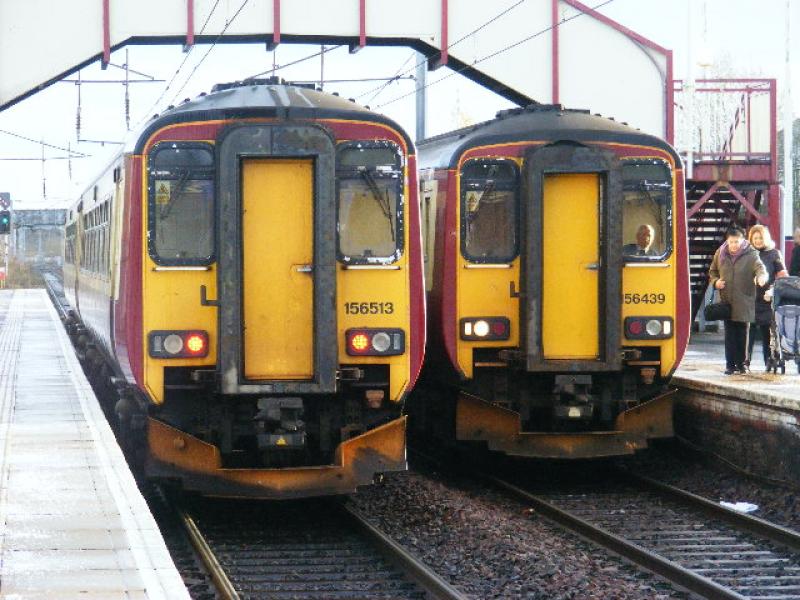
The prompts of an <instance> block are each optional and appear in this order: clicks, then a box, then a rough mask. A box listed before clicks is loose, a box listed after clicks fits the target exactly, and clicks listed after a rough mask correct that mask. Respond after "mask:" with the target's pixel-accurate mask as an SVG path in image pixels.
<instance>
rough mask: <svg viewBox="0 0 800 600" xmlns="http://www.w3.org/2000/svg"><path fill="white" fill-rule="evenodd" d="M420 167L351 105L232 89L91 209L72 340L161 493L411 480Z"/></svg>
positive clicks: (174, 118) (159, 126) (172, 131)
mask: <svg viewBox="0 0 800 600" xmlns="http://www.w3.org/2000/svg"><path fill="white" fill-rule="evenodd" d="M414 160H415V157H414V148H413V145H412V144H411V142H410V140H409V139H408V137H407V136H406V134H405V133H404V132H403V131H402V129H400V128H399V127H398V126H397V125H396V124H394V123H393V122H391V121H390V120H388V119H386V118H384V117H382V116H380V115H377V114H375V113H372V112H371V111H369V110H367V109H364V108H362V107H360V106H357V105H356V104H355V103H353V102H351V101H347V100H345V99H343V98H339V97H337V96H333V95H329V94H324V93H321V92H319V91H317V90H315V89H313V88H308V87H303V86H293V85H282V84H280V83H279V82H276V81H257V82H253V81H251V82H246V83H244V84H226V85H222V86H217V87H216V88H215V90H214V91H213V92H212V93H211V94H208V95H202V96H201V97H199V98H197V99H195V100H193V101H187V102H185V103H184V104H182V105H180V106H179V107H177V108H171V109H170V110H169V111H167V112H165V113H164V114H163V115H161V116H159V117H157V118H155V119H154V120H153V121H151V122H150V123H149V125H148V126H147V127H146V129H145V130H144V131H143V132H142V133H141V135H139V136H138V137H137V139H136V140H135V143H133V144H132V145H131V147H130V148H128V149H127V150H126V152H125V153H123V154H122V155H121V156H120V157H119V158H118V159H117V160H116V161H115V162H114V164H112V165H110V166H109V168H108V170H107V172H106V173H105V174H104V175H103V176H101V178H100V179H99V180H98V182H97V183H96V184H95V185H94V186H92V187H91V188H90V189H89V190H88V191H87V192H86V193H85V194H84V195H83V197H82V198H81V199H80V200H79V202H77V203H76V205H75V207H74V208H73V210H72V211H71V212H70V222H69V223H68V226H67V233H68V236H67V237H68V243H67V256H66V258H67V269H66V270H65V272H66V274H67V275H66V279H67V281H66V287H67V293H68V296H69V297H70V301H71V303H72V304H73V306H74V307H75V309H76V322H75V323H74V324H73V329H75V330H77V331H78V332H79V333H80V332H83V331H85V333H86V335H84V336H83V337H82V338H81V337H80V335H79V336H78V337H79V338H80V339H82V340H89V341H88V342H87V343H86V345H87V348H88V349H87V351H88V352H89V355H90V356H100V357H104V358H105V361H100V360H98V361H96V365H95V367H97V368H98V369H100V370H101V371H102V370H103V369H104V368H105V369H107V371H108V375H110V376H111V377H112V378H113V381H114V383H115V384H116V386H117V387H118V388H119V390H120V393H121V395H122V398H121V399H120V401H119V402H117V404H116V406H115V408H114V413H115V414H116V416H117V418H118V423H117V428H118V430H119V431H120V432H121V434H122V435H121V438H122V439H123V440H125V444H126V446H128V449H129V450H130V451H131V452H132V453H133V454H138V455H139V456H140V457H141V458H142V462H143V468H144V471H145V473H146V475H147V476H148V477H151V478H158V479H167V480H173V481H176V482H179V483H180V484H181V485H182V486H183V488H184V489H187V490H193V491H198V492H201V493H205V494H212V495H220V496H249V497H261V498H293V497H301V496H315V495H324V494H340V493H348V492H351V491H353V490H354V489H355V487H356V486H358V485H362V484H367V483H371V482H372V480H373V477H374V476H375V475H376V474H378V473H382V472H385V471H393V470H402V469H405V468H406V457H405V417H404V416H402V406H403V401H404V399H405V396H406V394H407V393H408V392H409V391H410V390H411V389H412V387H413V385H414V382H415V380H416V378H417V375H418V373H419V370H420V368H421V363H422V357H423V353H424V343H425V342H424V328H425V314H424V290H423V283H422V260H421V254H420V236H419V214H418V203H417V201H416V193H417V186H416V166H415V163H414ZM76 263H77V264H76ZM104 365H105V366H104ZM90 366H92V365H90Z"/></svg>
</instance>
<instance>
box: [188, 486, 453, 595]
mask: <svg viewBox="0 0 800 600" xmlns="http://www.w3.org/2000/svg"><path fill="white" fill-rule="evenodd" d="M178 510H179V514H180V518H181V520H182V521H183V524H184V527H185V528H186V531H187V533H188V535H189V538H190V540H191V542H192V544H193V545H194V547H195V549H196V550H197V552H198V554H199V556H200V557H201V559H202V561H203V563H204V565H205V567H206V570H207V571H208V573H209V574H210V576H211V578H212V580H213V582H214V585H215V586H216V588H217V593H218V595H219V597H221V598H225V599H239V598H274V599H280V598H291V599H292V600H306V599H318V598H319V599H321V598H325V599H329V598H330V599H333V598H347V599H354V598H365V599H366V598H375V599H379V598H397V599H401V598H409V599H422V598H441V599H456V598H459V599H461V598H464V596H462V595H461V594H460V593H458V592H457V591H456V590H455V589H454V588H452V587H451V586H450V585H449V584H447V583H446V582H444V581H443V580H442V579H441V578H439V577H438V576H437V575H436V574H435V573H433V572H432V571H431V570H430V569H428V568H427V567H425V566H424V565H423V564H422V563H421V562H419V561H418V560H417V559H416V558H414V557H413V556H411V555H410V554H408V552H406V551H405V550H404V549H403V548H401V547H400V546H398V545H397V544H396V543H395V542H394V541H392V540H391V539H389V538H388V537H386V535H385V534H383V533H382V532H380V531H379V530H377V529H376V528H375V527H373V526H372V525H371V524H369V523H368V522H367V521H366V520H365V519H364V518H363V516H362V515H360V514H359V513H358V512H357V511H356V510H355V509H354V508H352V507H349V506H347V505H346V504H342V503H340V502H336V501H333V502H331V501H327V502H325V501H313V502H302V503H300V502H298V503H292V504H285V505H284V504H277V505H276V504H274V503H270V504H263V503H260V504H259V503H247V504H244V503H236V504H234V503H221V502H212V503H209V502H207V501H206V502H204V503H202V504H200V503H198V504H197V506H195V507H182V508H179V509H178Z"/></svg>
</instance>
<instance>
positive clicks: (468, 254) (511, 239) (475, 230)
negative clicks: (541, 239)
mask: <svg viewBox="0 0 800 600" xmlns="http://www.w3.org/2000/svg"><path fill="white" fill-rule="evenodd" d="M518 180H519V178H518V169H517V165H516V164H515V163H514V162H512V161H510V160H484V159H477V160H470V161H468V162H466V163H465V164H464V166H463V167H462V169H461V253H462V254H463V255H464V258H466V259H467V260H470V261H472V262H484V263H487V262H510V261H512V260H514V258H515V257H516V256H517V254H518V253H519V241H518V240H519V234H518V215H519V209H518V204H519V194H518V192H519V184H518Z"/></svg>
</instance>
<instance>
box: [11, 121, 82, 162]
mask: <svg viewBox="0 0 800 600" xmlns="http://www.w3.org/2000/svg"><path fill="white" fill-rule="evenodd" d="M0 133H4V134H6V135H10V136H11V137H15V138H19V139H21V140H25V141H27V142H33V143H34V144H39V145H40V146H44V147H45V148H53V149H54V150H61V151H62V152H69V153H70V154H71V155H73V158H80V157H83V156H88V155H87V154H84V153H83V152H78V151H76V150H71V149H69V148H64V147H63V146H54V145H53V144H48V143H47V142H43V141H41V140H35V139H33V138H30V137H27V136H24V135H21V134H19V133H14V132H13V131H8V130H6V129H0ZM39 160H42V159H41V158H39Z"/></svg>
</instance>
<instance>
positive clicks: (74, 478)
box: [0, 290, 189, 600]
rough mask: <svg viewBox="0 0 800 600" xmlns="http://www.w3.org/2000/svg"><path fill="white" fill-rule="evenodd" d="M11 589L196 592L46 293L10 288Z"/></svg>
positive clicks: (144, 594)
mask: <svg viewBox="0 0 800 600" xmlns="http://www.w3.org/2000/svg"><path fill="white" fill-rule="evenodd" d="M0 477H2V479H1V480H0V597H2V598H8V599H11V598H14V599H16V598H20V599H23V598H25V599H28V598H59V599H64V598H81V599H85V600H90V599H95V598H97V599H100V598H102V599H104V600H106V599H115V598H148V599H154V598H169V599H175V598H186V599H188V598H189V595H188V593H187V591H186V588H185V586H184V584H183V582H182V580H181V577H180V575H179V574H178V572H177V570H176V568H175V565H174V564H173V561H172V558H171V557H170V556H169V553H168V551H167V548H166V546H165V544H164V540H163V538H162V537H161V533H160V532H159V530H158V527H157V525H156V523H155V521H154V519H153V517H152V515H151V514H150V511H149V509H148V507H147V504H146V503H145V501H144V498H143V497H142V495H141V494H140V492H139V490H138V489H137V487H136V483H135V481H134V479H133V476H132V474H131V472H130V471H129V469H128V466H127V464H126V463H125V460H124V458H123V456H122V452H121V451H120V449H119V446H117V443H116V440H115V439H114V435H113V433H112V432H111V429H110V427H109V425H108V423H107V422H106V420H105V417H104V416H103V413H102V411H101V409H100V406H99V404H98V402H97V400H96V398H95V396H94V393H93V392H92V389H91V387H90V386H89V383H88V382H87V380H86V378H85V377H84V375H83V371H82V370H81V367H80V364H79V363H78V360H77V358H76V356H75V354H74V352H73V350H72V346H71V345H70V342H69V338H68V337H67V335H66V332H65V331H64V329H63V327H62V325H61V322H60V321H59V319H58V317H57V315H56V312H55V309H54V308H53V306H52V305H51V304H50V300H49V299H48V297H47V295H46V293H45V292H44V290H25V291H0Z"/></svg>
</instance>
